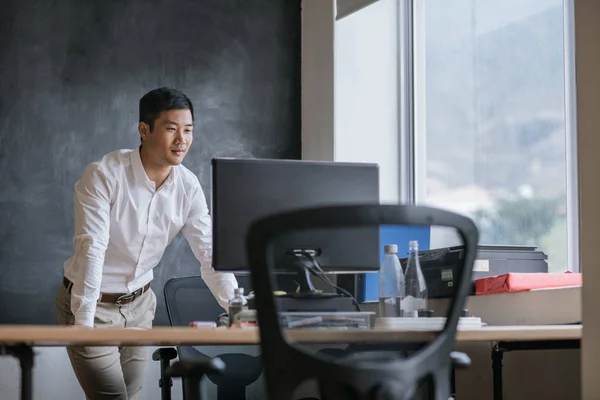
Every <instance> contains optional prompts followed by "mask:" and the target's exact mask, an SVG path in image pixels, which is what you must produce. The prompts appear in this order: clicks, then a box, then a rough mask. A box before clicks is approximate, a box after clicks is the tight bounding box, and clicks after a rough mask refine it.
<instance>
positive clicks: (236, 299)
mask: <svg viewBox="0 0 600 400" xmlns="http://www.w3.org/2000/svg"><path fill="white" fill-rule="evenodd" d="M246 304H247V303H246V298H244V288H236V289H234V291H233V298H232V299H231V300H229V304H228V308H229V310H228V313H229V326H231V324H233V322H234V318H235V315H236V314H237V313H239V312H240V311H242V310H244V309H246V308H247V307H248V306H247V305H246Z"/></svg>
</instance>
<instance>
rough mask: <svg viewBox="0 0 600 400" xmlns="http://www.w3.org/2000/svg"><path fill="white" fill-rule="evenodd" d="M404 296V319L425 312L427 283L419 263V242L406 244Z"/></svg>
mask: <svg viewBox="0 0 600 400" xmlns="http://www.w3.org/2000/svg"><path fill="white" fill-rule="evenodd" d="M405 279H406V296H405V297H404V301H403V303H402V310H403V311H404V316H406V317H418V316H419V311H421V310H427V282H426V281H425V277H424V276H423V271H422V270H421V263H420V262H419V242H417V241H416V240H411V241H410V242H409V243H408V262H407V265H406V276H405Z"/></svg>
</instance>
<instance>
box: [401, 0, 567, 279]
mask: <svg viewBox="0 0 600 400" xmlns="http://www.w3.org/2000/svg"><path fill="white" fill-rule="evenodd" d="M413 7H414V9H413V10H412V13H413V26H414V30H413V40H414V41H413V52H414V53H413V54H414V56H413V65H414V68H413V70H414V193H415V194H414V196H415V201H416V202H417V203H419V204H428V205H432V206H436V207H441V208H446V209H450V210H453V211H456V212H459V213H462V214H466V215H468V216H470V217H471V218H473V219H474V220H475V222H476V223H477V225H478V227H479V229H480V235H481V237H480V243H481V244H497V245H500V244H508V245H532V246H536V247H538V249H539V250H542V251H543V252H544V253H546V254H547V255H548V267H549V271H550V272H562V271H565V270H567V269H570V270H575V269H577V267H578V266H577V262H576V261H575V260H576V258H575V257H576V255H573V254H572V253H569V251H576V250H575V248H576V246H569V245H568V244H569V243H574V239H575V238H573V237H572V235H574V234H575V232H576V229H572V228H573V226H575V224H576V220H577V219H576V217H574V215H575V214H574V213H576V201H575V200H573V196H574V193H576V190H575V188H574V185H575V182H574V179H572V178H571V176H572V173H571V171H572V169H573V168H574V167H575V162H574V157H573V155H572V154H571V153H572V151H574V150H572V147H571V145H570V143H571V140H572V139H573V135H574V133H573V132H572V129H571V128H570V126H571V125H570V121H569V110H570V109H571V108H572V104H571V100H570V98H571V97H570V96H569V92H570V90H571V86H570V85H572V83H571V80H572V73H571V70H570V68H569V59H568V57H570V56H569V52H570V49H569V44H568V40H565V38H568V37H569V35H570V33H569V31H568V29H569V23H568V18H567V17H566V13H565V9H566V7H565V6H564V5H563V1H562V0H504V1H489V0H457V1H448V0H417V1H413ZM565 21H567V22H565ZM569 265H570V266H571V268H569Z"/></svg>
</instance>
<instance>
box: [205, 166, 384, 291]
mask: <svg viewBox="0 0 600 400" xmlns="http://www.w3.org/2000/svg"><path fill="white" fill-rule="evenodd" d="M378 203H379V167H378V165H377V164H371V163H345V162H319V161H306V160H275V159H241V158H214V159H213V160H212V216H213V267H214V269H215V270H216V271H226V272H238V273H244V272H249V270H248V262H247V260H246V249H245V241H246V233H247V231H248V229H249V225H250V223H251V222H253V221H254V220H256V219H258V218H261V217H265V216H267V215H270V214H273V213H278V212H282V211H289V210H294V209H299V208H308V207H314V206H322V205H347V204H378ZM303 252H305V253H306V252H307V253H309V254H310V255H311V256H312V259H313V261H316V262H317V263H318V264H319V266H320V267H321V269H323V271H325V272H327V273H361V272H373V271H377V270H378V268H379V261H380V249H379V227H376V226H374V227H361V228H352V229H335V230H314V231H313V230H310V231H308V232H296V233H294V234H291V235H286V236H285V238H284V239H282V240H281V241H278V242H276V243H275V246H274V259H275V272H279V273H290V272H295V273H298V274H299V275H300V279H301V282H300V290H301V291H302V292H305V291H311V292H312V291H313V290H314V287H313V286H312V284H311V283H310V276H309V274H308V272H307V271H306V260H300V259H299V258H301V257H299V255H301V254H302V253H303ZM302 275H303V276H302ZM306 280H308V282H306Z"/></svg>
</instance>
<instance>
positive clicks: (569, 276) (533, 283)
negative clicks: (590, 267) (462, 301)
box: [475, 272, 582, 295]
mask: <svg viewBox="0 0 600 400" xmlns="http://www.w3.org/2000/svg"><path fill="white" fill-rule="evenodd" d="M581 284H582V276H581V274H579V273H572V272H565V273H508V274H503V275H497V276H488V277H485V278H480V279H476V280H475V294H477V295H480V294H492V293H504V292H521V291H526V290H533V289H550V288H558V287H566V286H580V285H581Z"/></svg>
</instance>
